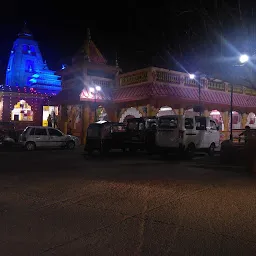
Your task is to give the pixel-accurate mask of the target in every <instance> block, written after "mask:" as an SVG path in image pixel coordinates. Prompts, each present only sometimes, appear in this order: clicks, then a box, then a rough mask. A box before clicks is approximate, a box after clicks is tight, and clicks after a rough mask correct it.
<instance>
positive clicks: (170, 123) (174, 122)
mask: <svg viewBox="0 0 256 256" xmlns="http://www.w3.org/2000/svg"><path fill="white" fill-rule="evenodd" d="M158 127H159V128H163V129H176V128H177V127H178V117H175V116H173V117H164V118H159V120H158Z"/></svg>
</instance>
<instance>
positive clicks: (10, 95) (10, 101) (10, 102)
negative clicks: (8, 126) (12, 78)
mask: <svg viewBox="0 0 256 256" xmlns="http://www.w3.org/2000/svg"><path fill="white" fill-rule="evenodd" d="M8 88H9V111H10V112H9V113H10V120H12V110H13V107H12V88H11V86H8Z"/></svg>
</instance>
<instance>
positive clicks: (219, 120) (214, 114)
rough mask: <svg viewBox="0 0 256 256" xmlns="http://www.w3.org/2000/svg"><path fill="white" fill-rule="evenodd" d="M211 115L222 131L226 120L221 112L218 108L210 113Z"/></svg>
mask: <svg viewBox="0 0 256 256" xmlns="http://www.w3.org/2000/svg"><path fill="white" fill-rule="evenodd" d="M210 117H211V118H212V119H213V120H214V121H215V122H216V124H217V125H218V127H219V129H220V131H223V130H224V122H223V118H222V115H221V113H220V112H219V111H218V110H213V111H211V113H210Z"/></svg>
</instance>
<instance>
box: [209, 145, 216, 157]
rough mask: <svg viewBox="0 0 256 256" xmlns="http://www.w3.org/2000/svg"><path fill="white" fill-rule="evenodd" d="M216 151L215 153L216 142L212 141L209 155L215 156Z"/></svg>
mask: <svg viewBox="0 0 256 256" xmlns="http://www.w3.org/2000/svg"><path fill="white" fill-rule="evenodd" d="M214 153H215V144H214V143H212V144H211V145H210V147H209V149H208V155H209V156H214Z"/></svg>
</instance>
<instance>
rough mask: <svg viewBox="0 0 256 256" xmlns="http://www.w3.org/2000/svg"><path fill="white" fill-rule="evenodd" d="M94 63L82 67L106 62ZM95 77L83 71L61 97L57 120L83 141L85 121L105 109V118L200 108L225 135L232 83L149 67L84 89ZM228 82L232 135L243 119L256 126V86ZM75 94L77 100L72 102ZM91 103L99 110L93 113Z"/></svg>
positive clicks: (193, 112) (188, 111) (122, 118)
mask: <svg viewBox="0 0 256 256" xmlns="http://www.w3.org/2000/svg"><path fill="white" fill-rule="evenodd" d="M93 65H94V64H92V63H89V64H88V66H87V67H90V69H94V68H95V69H97V70H98V69H99V68H101V69H102V70H104V68H105V66H97V67H96V66H93ZM88 69H89V68H88ZM88 69H87V70H88ZM115 72H116V71H115ZM84 74H88V73H86V72H85V73H84ZM113 74H114V72H113ZM63 77H64V76H63ZM94 78H95V79H102V78H100V77H98V76H95V77H91V76H87V75H85V77H84V78H83V81H84V83H83V84H82V86H81V87H79V88H77V90H74V89H70V92H69V93H70V94H69V95H70V96H66V97H64V98H65V100H64V98H63V99H62V100H60V103H61V106H62V108H61V109H62V110H63V111H62V112H63V113H62V116H61V117H62V121H64V123H66V124H69V125H70V126H71V130H73V132H74V133H75V135H77V136H80V137H81V138H82V140H83V142H85V136H86V128H87V127H88V125H89V123H91V122H94V121H97V120H102V116H101V114H100V113H102V112H105V113H106V114H105V117H106V120H109V121H116V122H124V121H125V120H126V119H127V118H131V117H147V116H161V115H170V114H186V115H199V111H201V114H202V115H204V116H211V117H212V118H213V119H215V120H216V122H217V123H218V124H219V127H220V130H221V136H222V140H224V139H228V138H229V130H230V103H231V84H229V83H227V82H224V81H220V80H214V79H208V78H205V77H202V78H200V77H199V78H195V79H190V76H189V74H187V73H182V72H177V71H172V70H166V69H161V68H156V67H149V68H146V69H141V70H136V71H134V72H130V73H126V74H121V75H118V72H117V73H116V76H115V80H114V79H112V80H110V82H111V84H113V86H110V85H109V86H105V87H104V86H102V90H101V92H100V93H99V94H98V95H97V97H94V96H95V95H93V94H91V93H90V92H89V88H90V86H92V84H91V81H93V79H94ZM64 84H65V80H64V81H63V85H64ZM93 84H94V83H93ZM74 85H75V83H74ZM232 86H233V92H234V93H233V114H232V116H233V121H232V127H233V129H234V131H233V134H234V136H236V133H240V132H241V131H240V130H239V129H243V128H244V127H245V126H246V125H248V126H250V127H252V128H256V116H255V114H256V90H254V89H251V88H247V87H244V86H239V85H232ZM199 88H200V89H199ZM71 95H72V96H71ZM74 97H75V98H76V100H75V101H73V102H72V100H71V99H74ZM95 104H96V105H95ZM199 105H200V106H201V109H200V110H199ZM72 109H74V110H73V112H72ZM95 109H97V111H98V112H97V113H99V114H97V115H95V114H94V111H95ZM98 109H99V110H98ZM76 116H79V120H80V121H79V122H80V130H77V129H76V123H77V120H78V119H77V118H76ZM64 130H65V129H64ZM66 130H67V128H66Z"/></svg>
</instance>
